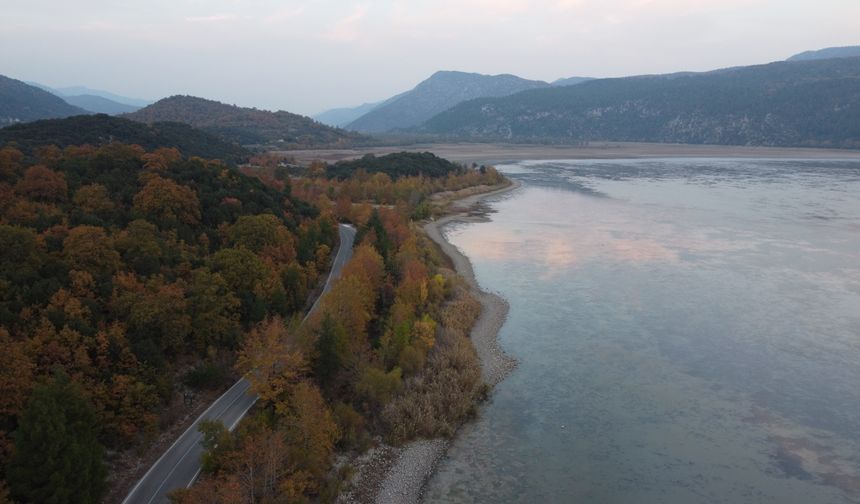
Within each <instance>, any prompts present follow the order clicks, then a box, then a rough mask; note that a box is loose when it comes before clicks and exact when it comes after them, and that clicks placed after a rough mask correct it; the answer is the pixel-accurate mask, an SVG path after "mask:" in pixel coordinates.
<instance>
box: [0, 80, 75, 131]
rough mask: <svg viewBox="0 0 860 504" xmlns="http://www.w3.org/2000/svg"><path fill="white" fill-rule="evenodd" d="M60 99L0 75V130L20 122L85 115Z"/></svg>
mask: <svg viewBox="0 0 860 504" xmlns="http://www.w3.org/2000/svg"><path fill="white" fill-rule="evenodd" d="M86 113H87V111H86V110H84V109H82V108H80V107H76V106H74V105H71V104H69V103H67V102H66V101H64V100H63V99H62V98H60V97H58V96H55V95H53V94H51V93H49V92H47V91H45V90H42V89H39V88H37V87H34V86H31V85H29V84H27V83H25V82H22V81H19V80H16V79H10V78H9V77H5V76H2V75H0V128H2V127H4V126H9V125H11V124H17V123H21V122H29V121H37V120H39V119H50V118H55V117H68V116H73V115H78V114H86Z"/></svg>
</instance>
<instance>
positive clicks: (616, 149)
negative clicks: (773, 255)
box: [274, 141, 860, 165]
mask: <svg viewBox="0 0 860 504" xmlns="http://www.w3.org/2000/svg"><path fill="white" fill-rule="evenodd" d="M402 151H406V152H425V151H428V152H432V153H434V154H436V155H437V156H439V157H441V158H445V159H448V160H451V161H454V162H458V163H473V162H477V163H483V164H494V165H498V164H506V163H510V162H516V161H526V160H559V159H565V160H576V159H649V158H650V159H660V158H735V159H745V158H746V159H853V160H856V159H858V158H860V149H858V150H854V149H824V148H807V147H761V146H744V145H698V144H658V143H637V142H605V141H595V142H590V143H589V144H588V145H584V146H571V145H554V144H548V145H543V144H501V143H469V142H460V143H457V142H448V143H416V144H410V145H394V146H387V147H386V146H378V147H356V148H349V149H314V150H286V151H284V150H275V151H274V152H277V153H278V154H282V155H285V156H290V157H293V158H294V159H295V160H296V162H298V163H305V164H306V163H309V162H311V161H314V160H321V161H327V162H336V161H340V160H345V159H356V158H360V157H361V156H364V155H365V154H375V155H384V154H390V153H392V152H402Z"/></svg>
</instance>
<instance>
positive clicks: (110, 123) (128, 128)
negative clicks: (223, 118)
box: [0, 114, 250, 163]
mask: <svg viewBox="0 0 860 504" xmlns="http://www.w3.org/2000/svg"><path fill="white" fill-rule="evenodd" d="M9 142H14V143H15V144H16V145H17V146H18V147H19V148H22V149H24V150H25V151H30V150H32V149H33V148H35V147H39V146H42V145H56V146H58V147H61V148H63V147H66V146H68V145H83V144H91V145H103V144H106V143H110V142H122V143H127V144H137V145H140V146H141V147H143V148H145V149H147V150H151V149H156V148H159V147H176V148H177V149H179V150H180V151H182V153H183V154H185V155H186V156H199V157H203V158H207V159H221V160H224V161H228V162H234V163H237V162H241V161H243V160H245V159H247V158H248V156H249V155H250V152H249V151H247V150H245V149H244V148H242V147H240V146H239V145H236V144H233V143H230V142H226V141H224V140H222V139H221V138H218V137H216V136H215V135H212V134H209V133H206V132H205V131H200V130H198V129H195V128H192V127H191V126H189V125H187V124H183V123H177V122H173V123H169V122H165V123H155V124H152V125H147V124H142V123H139V122H135V121H131V120H129V119H123V118H120V117H112V116H109V115H105V114H97V115H83V116H75V117H69V118H66V119H49V120H43V121H36V122H31V123H27V124H17V125H14V126H9V127H8V128H3V129H0V146H3V145H5V144H7V143H9Z"/></svg>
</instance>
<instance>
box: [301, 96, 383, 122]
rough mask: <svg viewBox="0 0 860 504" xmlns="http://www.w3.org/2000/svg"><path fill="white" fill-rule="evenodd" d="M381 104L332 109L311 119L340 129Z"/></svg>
mask: <svg viewBox="0 0 860 504" xmlns="http://www.w3.org/2000/svg"><path fill="white" fill-rule="evenodd" d="M381 103H383V102H374V103H365V104H362V105H359V106H357V107H341V108H334V109H330V110H326V111H325V112H320V113H319V114H317V115H315V116H313V118H314V119H316V120H317V121H319V122H321V123H323V124H326V125H328V126H333V127H335V128H342V127H344V126H346V125H347V124H349V123H351V122H352V121H355V120H356V119H358V118H359V117H361V116H363V115H364V114H366V113H368V112H370V111H371V110H373V109H375V108H376V107H378V106H379V104H381Z"/></svg>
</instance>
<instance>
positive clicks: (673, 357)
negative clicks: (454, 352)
mask: <svg viewBox="0 0 860 504" xmlns="http://www.w3.org/2000/svg"><path fill="white" fill-rule="evenodd" d="M500 169H501V170H502V171H503V172H505V173H506V174H507V175H508V176H509V177H511V178H515V179H517V180H519V181H520V182H522V184H523V185H522V187H520V188H519V189H517V190H515V191H513V192H511V193H507V194H505V195H503V196H499V197H495V198H493V199H490V200H489V206H490V207H491V208H492V209H493V211H494V213H492V214H491V215H490V221H489V222H484V223H473V224H455V225H452V226H449V227H448V228H446V234H447V236H448V239H449V240H450V241H451V242H452V243H453V244H454V245H456V246H457V247H458V248H460V249H461V250H462V251H463V252H464V253H465V254H466V255H467V256H468V257H469V258H470V259H471V261H472V263H473V265H474V269H475V273H476V275H477V278H478V281H479V283H480V284H481V285H482V287H483V288H484V289H486V290H489V291H493V292H497V293H499V294H500V295H501V296H502V297H504V298H506V299H507V300H508V301H509V302H510V305H511V310H510V315H509V318H508V320H507V322H506V323H505V325H504V327H503V329H502V331H501V333H500V335H499V338H500V342H501V345H502V346H503V348H504V349H505V350H506V351H507V352H508V353H509V354H510V355H511V356H513V357H514V358H516V359H517V360H518V361H519V365H518V367H517V369H516V370H515V371H514V372H513V373H512V374H511V375H510V376H509V377H508V378H507V379H506V380H505V381H503V382H502V383H501V384H500V385H498V386H497V387H496V388H495V389H494V391H493V394H492V396H491V398H490V400H489V401H488V402H487V403H486V404H484V405H483V406H482V408H481V410H480V414H479V417H478V418H477V419H476V420H475V421H474V422H472V423H470V424H469V425H467V426H466V427H464V428H463V429H462V430H461V431H460V433H459V434H458V436H457V438H456V440H455V442H454V444H453V446H452V448H451V449H450V450H449V452H448V455H447V457H446V458H445V459H443V461H442V462H441V464H440V467H439V468H438V471H437V473H436V474H435V476H434V477H433V478H432V480H431V481H430V483H429V485H428V488H427V490H426V495H425V502H428V503H449V502H456V503H472V502H474V503H501V502H529V503H546V502H561V503H567V502H585V503H592V502H593V503H636V504H643V503H685V504H686V503H700V502H707V503H712V502H713V503H721V502H725V503H747V502H749V503H769V502H772V503H780V504H784V503H803V504H810V503H848V502H860V162H858V161H838V160H822V161H818V160H737V159H734V160H727V159H726V160H723V159H671V160H618V161H607V160H600V161H556V162H547V161H541V162H523V163H518V164H512V165H506V166H500Z"/></svg>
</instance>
